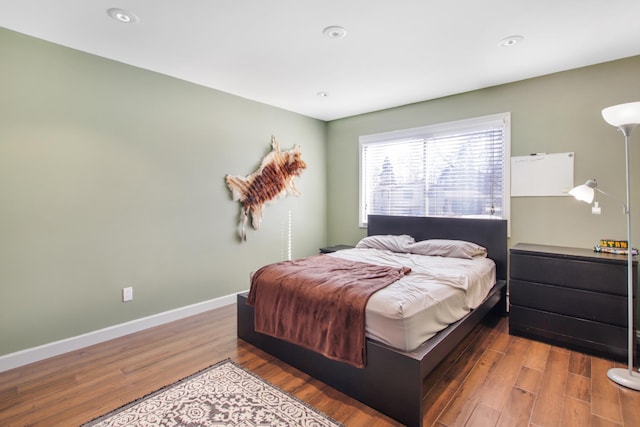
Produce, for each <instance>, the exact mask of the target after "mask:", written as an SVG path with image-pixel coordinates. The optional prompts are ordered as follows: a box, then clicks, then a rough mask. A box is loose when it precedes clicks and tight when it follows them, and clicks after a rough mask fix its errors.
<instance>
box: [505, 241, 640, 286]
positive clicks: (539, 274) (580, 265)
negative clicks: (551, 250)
mask: <svg viewBox="0 0 640 427" xmlns="http://www.w3.org/2000/svg"><path fill="white" fill-rule="evenodd" d="M510 272H511V273H510V276H511V279H520V280H526V281H529V282H536V283H545V284H549V285H556V286H563V287H568V288H577V289H584V290H589V291H595V292H605V293H608V294H615V295H621V296H626V295H627V269H626V266H625V265H624V264H613V263H606V262H597V261H581V260H577V259H566V258H561V257H549V256H539V255H532V254H524V253H514V252H512V253H511V264H510Z"/></svg>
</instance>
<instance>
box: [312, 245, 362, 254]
mask: <svg viewBox="0 0 640 427" xmlns="http://www.w3.org/2000/svg"><path fill="white" fill-rule="evenodd" d="M353 248H354V246H351V245H334V246H327V247H324V248H320V253H321V254H330V253H331V252H337V251H341V250H343V249H353Z"/></svg>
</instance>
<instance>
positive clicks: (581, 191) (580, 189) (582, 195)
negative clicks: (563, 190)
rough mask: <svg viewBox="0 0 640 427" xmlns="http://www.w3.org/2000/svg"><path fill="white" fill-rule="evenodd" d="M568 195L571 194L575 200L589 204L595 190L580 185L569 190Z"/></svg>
mask: <svg viewBox="0 0 640 427" xmlns="http://www.w3.org/2000/svg"><path fill="white" fill-rule="evenodd" d="M569 194H571V195H572V196H573V197H575V198H576V199H577V200H580V201H582V202H587V203H589V204H591V202H593V198H594V196H595V190H594V189H593V187H589V186H588V185H586V184H582V185H578V186H577V187H574V188H572V189H571V190H569Z"/></svg>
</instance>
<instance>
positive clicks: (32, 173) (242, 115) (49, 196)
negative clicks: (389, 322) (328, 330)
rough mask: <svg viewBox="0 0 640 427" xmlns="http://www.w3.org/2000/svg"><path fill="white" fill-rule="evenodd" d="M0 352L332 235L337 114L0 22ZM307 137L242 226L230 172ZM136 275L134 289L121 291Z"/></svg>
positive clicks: (114, 317) (164, 299) (242, 279)
mask: <svg viewBox="0 0 640 427" xmlns="http://www.w3.org/2000/svg"><path fill="white" fill-rule="evenodd" d="M0 52H1V56H2V60H1V62H0V355H3V354H8V353H12V352H15V351H18V350H22V349H27V348H31V347H34V346H38V345H41V344H45V343H49V342H52V341H56V340H60V339H64V338H68V337H72V336H76V335H78V334H82V333H86V332H90V331H94V330H97V329H100V328H104V327H108V326H111V325H116V324H120V323H123V322H126V321H129V320H133V319H137V318H141V317H144V316H148V315H152V314H156V313H160V312H164V311H167V310H170V309H174V308H178V307H183V306H186V305H190V304H194V303H198V302H201V301H206V300H209V299H213V298H216V297H220V296H225V295H229V294H232V293H234V292H238V291H241V290H244V289H247V288H248V287H249V274H250V272H251V271H253V270H255V269H256V268H258V267H260V266H262V265H263V264H265V263H269V262H274V261H279V260H282V259H286V256H287V239H288V236H287V227H288V217H289V212H291V221H292V239H291V240H292V255H293V257H301V256H306V255H310V254H314V253H317V249H318V247H320V246H322V245H324V244H325V243H326V214H325V212H326V178H325V177H326V145H325V144H326V123H325V122H322V121H319V120H314V119H311V118H308V117H305V116H301V115H298V114H294V113H291V112H288V111H284V110H281V109H278V108H274V107H271V106H267V105H264V104H260V103H256V102H252V101H248V100H246V99H243V98H239V97H236V96H232V95H229V94H225V93H222V92H219V91H215V90H211V89H208V88H204V87H201V86H198V85H194V84H191V83H186V82H184V81H180V80H177V79H174V78H171V77H167V76H164V75H160V74H156V73H152V72H149V71H145V70H141V69H138V68H135V67H131V66H127V65H124V64H121V63H118V62H114V61H110V60H106V59H103V58H100V57H96V56H92V55H88V54H85V53H81V52H78V51H75V50H71V49H68V48H64V47H61V46H57V45H54V44H51V43H47V42H44V41H41V40H37V39H34V38H30V37H27V36H24V35H21V34H18V33H14V32H11V31H8V30H5V29H0ZM272 134H273V135H275V136H276V137H277V138H278V140H279V142H280V145H281V147H282V148H283V149H288V148H290V147H292V146H293V145H294V144H299V145H300V146H301V148H302V157H303V159H304V160H305V161H306V162H307V165H308V166H307V169H306V170H305V171H304V172H303V174H302V176H301V177H300V178H299V179H298V180H297V186H298V188H299V190H300V192H301V195H300V196H299V197H297V198H296V197H288V198H285V199H279V200H277V201H275V202H274V203H272V204H270V205H268V206H267V207H266V208H265V211H264V215H263V221H262V227H261V229H260V230H259V231H255V230H253V229H249V230H248V241H247V242H245V243H241V242H239V241H238V239H237V225H238V221H239V204H238V203H237V202H233V201H232V200H231V196H230V193H229V191H228V189H227V188H226V185H225V183H224V176H225V175H226V174H229V173H230V174H234V175H235V174H237V175H247V174H249V173H251V172H253V171H254V170H255V169H256V168H257V167H258V165H259V163H260V160H261V158H262V157H263V156H264V155H265V154H266V153H267V152H268V151H269V150H270V143H271V135H272ZM125 286H133V289H134V300H133V301H131V302H128V303H123V302H121V290H122V288H123V287H125Z"/></svg>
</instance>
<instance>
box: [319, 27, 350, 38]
mask: <svg viewBox="0 0 640 427" xmlns="http://www.w3.org/2000/svg"><path fill="white" fill-rule="evenodd" d="M322 34H324V35H325V36H327V37H329V38H330V39H341V38H343V37H344V36H346V35H347V30H345V29H344V28H342V27H339V26H337V25H333V26H331V27H327V28H325V29H324V30H322Z"/></svg>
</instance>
